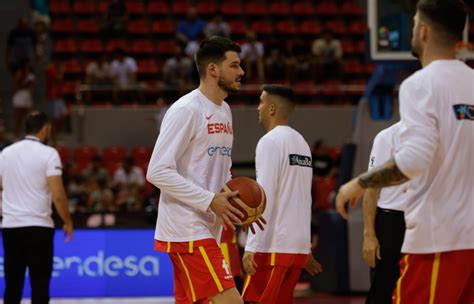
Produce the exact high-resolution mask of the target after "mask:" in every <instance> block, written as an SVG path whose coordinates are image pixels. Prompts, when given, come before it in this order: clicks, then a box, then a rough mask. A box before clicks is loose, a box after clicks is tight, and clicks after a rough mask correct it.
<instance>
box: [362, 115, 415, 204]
mask: <svg viewBox="0 0 474 304" xmlns="http://www.w3.org/2000/svg"><path fill="white" fill-rule="evenodd" d="M399 125H400V122H397V123H396V124H393V125H391V126H390V127H388V128H386V129H384V130H382V131H380V132H379V133H378V134H377V136H375V138H374V144H373V145H372V151H371V152H370V159H369V170H370V169H372V168H374V167H378V166H380V165H382V164H384V163H385V162H386V161H388V160H389V159H390V158H392V157H393V155H394V154H395V152H397V151H398V149H399V148H400V140H399V138H398V127H399ZM407 192H408V183H403V184H401V185H398V186H392V187H386V188H382V189H381V191H380V195H379V199H378V201H377V206H378V207H380V208H384V209H391V210H398V211H403V210H405V202H406V200H407V199H408V193H407Z"/></svg>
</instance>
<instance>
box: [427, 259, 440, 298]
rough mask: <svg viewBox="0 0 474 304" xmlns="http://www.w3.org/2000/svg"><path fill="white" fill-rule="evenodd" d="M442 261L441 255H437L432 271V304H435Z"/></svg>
mask: <svg viewBox="0 0 474 304" xmlns="http://www.w3.org/2000/svg"><path fill="white" fill-rule="evenodd" d="M440 261H441V253H435V258H434V261H433V269H432V270H431V287H430V304H433V303H434V300H435V294H436V283H437V282H438V273H439V263H440Z"/></svg>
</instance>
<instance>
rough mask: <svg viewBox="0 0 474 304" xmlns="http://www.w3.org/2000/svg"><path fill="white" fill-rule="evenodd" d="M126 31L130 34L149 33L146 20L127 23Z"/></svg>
mask: <svg viewBox="0 0 474 304" xmlns="http://www.w3.org/2000/svg"><path fill="white" fill-rule="evenodd" d="M127 31H128V32H129V33H130V34H148V33H150V26H149V24H148V22H147V21H146V20H134V21H129V22H128V24H127Z"/></svg>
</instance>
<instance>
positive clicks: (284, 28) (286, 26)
mask: <svg viewBox="0 0 474 304" xmlns="http://www.w3.org/2000/svg"><path fill="white" fill-rule="evenodd" d="M275 28H276V30H277V32H278V33H281V34H295V33H296V32H297V31H298V29H297V27H296V25H295V23H294V22H293V21H291V20H282V21H278V22H277V23H276V24H275Z"/></svg>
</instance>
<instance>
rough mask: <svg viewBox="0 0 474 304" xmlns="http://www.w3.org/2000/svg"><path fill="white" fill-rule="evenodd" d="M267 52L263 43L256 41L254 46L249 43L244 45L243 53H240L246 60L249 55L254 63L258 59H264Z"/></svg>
mask: <svg viewBox="0 0 474 304" xmlns="http://www.w3.org/2000/svg"><path fill="white" fill-rule="evenodd" d="M264 52H265V49H264V47H263V43H261V42H259V41H256V42H254V43H253V44H250V43H248V42H246V43H244V44H243V45H242V51H241V52H240V58H242V59H245V57H247V55H249V56H250V57H249V59H250V61H252V62H255V61H257V57H262V56H263V54H264Z"/></svg>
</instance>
